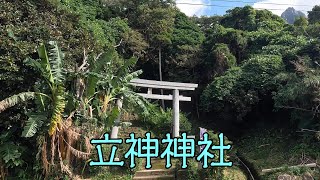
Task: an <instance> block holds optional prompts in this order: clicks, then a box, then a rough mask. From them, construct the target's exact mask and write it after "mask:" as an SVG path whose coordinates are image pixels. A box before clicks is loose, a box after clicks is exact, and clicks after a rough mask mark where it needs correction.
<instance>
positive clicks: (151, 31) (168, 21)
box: [138, 6, 175, 107]
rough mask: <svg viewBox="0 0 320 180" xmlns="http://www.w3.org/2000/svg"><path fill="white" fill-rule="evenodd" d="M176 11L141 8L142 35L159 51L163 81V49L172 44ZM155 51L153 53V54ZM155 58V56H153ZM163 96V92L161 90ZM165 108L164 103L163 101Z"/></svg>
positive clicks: (160, 75) (160, 74) (140, 24)
mask: <svg viewBox="0 0 320 180" xmlns="http://www.w3.org/2000/svg"><path fill="white" fill-rule="evenodd" d="M174 17H175V11H174V9H173V8H161V7H158V8H150V7H148V6H142V7H141V13H140V16H139V17H138V18H139V19H140V21H139V26H140V28H142V33H143V34H144V35H145V36H146V40H147V42H148V43H149V44H150V46H151V47H152V48H153V50H157V51H158V68H159V79H160V81H162V67H163V63H162V59H161V58H162V48H164V47H165V46H166V45H169V44H171V43H172V42H171V36H172V32H173V24H174ZM152 52H154V51H151V52H150V53H152ZM151 58H154V56H151ZM161 94H163V91H162V90H161ZM162 106H163V107H164V101H163V100H162Z"/></svg>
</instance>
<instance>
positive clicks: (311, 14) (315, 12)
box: [308, 5, 320, 24]
mask: <svg viewBox="0 0 320 180" xmlns="http://www.w3.org/2000/svg"><path fill="white" fill-rule="evenodd" d="M319 13H320V6H318V5H317V6H314V7H313V8H312V10H311V11H308V20H309V23H310V24H316V23H319V22H320V15H319Z"/></svg>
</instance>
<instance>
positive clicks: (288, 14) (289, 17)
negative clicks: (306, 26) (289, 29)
mask: <svg viewBox="0 0 320 180" xmlns="http://www.w3.org/2000/svg"><path fill="white" fill-rule="evenodd" d="M301 16H302V17H307V16H306V15H305V14H304V13H303V12H301V11H297V10H295V9H294V8H293V7H289V8H288V9H286V10H285V11H284V12H283V13H282V14H281V17H282V18H283V19H284V20H286V21H287V22H288V23H289V24H293V23H294V21H295V20H296V19H297V18H299V17H301Z"/></svg>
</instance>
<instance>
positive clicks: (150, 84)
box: [130, 79, 198, 137]
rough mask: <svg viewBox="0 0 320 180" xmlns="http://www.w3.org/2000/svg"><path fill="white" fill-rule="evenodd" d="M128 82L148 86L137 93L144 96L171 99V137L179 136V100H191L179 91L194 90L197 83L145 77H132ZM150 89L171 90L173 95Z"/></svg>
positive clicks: (138, 85)
mask: <svg viewBox="0 0 320 180" xmlns="http://www.w3.org/2000/svg"><path fill="white" fill-rule="evenodd" d="M130 84H131V85H134V86H137V87H145V88H148V92H147V93H138V94H139V95H140V96H142V97H144V98H147V99H160V100H171V101H173V137H179V115H180V114H179V109H180V108H179V101H191V97H185V96H180V95H179V94H180V92H179V91H182V90H186V91H194V90H195V89H196V88H197V87H198V84H191V83H176V82H167V81H153V80H145V79H133V80H132V81H131V82H130ZM152 89H167V90H172V94H173V95H159V94H152Z"/></svg>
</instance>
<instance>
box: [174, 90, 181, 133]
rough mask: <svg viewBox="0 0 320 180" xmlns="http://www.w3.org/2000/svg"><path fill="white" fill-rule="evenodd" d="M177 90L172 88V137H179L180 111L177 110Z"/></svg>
mask: <svg viewBox="0 0 320 180" xmlns="http://www.w3.org/2000/svg"><path fill="white" fill-rule="evenodd" d="M179 106H180V105H179V90H178V89H174V90H173V137H179V129H180V112H179V109H180V107H179Z"/></svg>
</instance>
